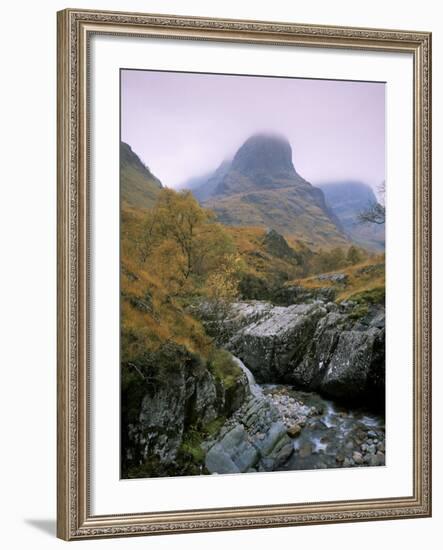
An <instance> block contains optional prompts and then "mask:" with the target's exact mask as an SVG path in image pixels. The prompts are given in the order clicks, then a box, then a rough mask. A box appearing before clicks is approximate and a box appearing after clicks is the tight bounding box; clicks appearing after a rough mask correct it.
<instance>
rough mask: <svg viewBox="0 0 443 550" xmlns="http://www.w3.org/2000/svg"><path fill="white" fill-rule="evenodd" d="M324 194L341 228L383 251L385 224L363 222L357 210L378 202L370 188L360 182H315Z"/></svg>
mask: <svg viewBox="0 0 443 550" xmlns="http://www.w3.org/2000/svg"><path fill="white" fill-rule="evenodd" d="M317 187H318V188H319V189H321V190H322V191H323V193H324V195H325V199H326V203H327V205H328V206H329V208H330V209H331V210H332V211H333V212H334V214H335V215H336V216H337V217H338V218H339V220H340V222H341V224H342V226H343V229H344V230H345V232H346V233H347V234H348V235H349V236H350V238H351V239H352V240H354V241H355V242H357V243H358V244H360V245H362V246H365V247H370V248H374V249H376V250H383V249H384V247H385V226H384V225H377V224H362V223H360V222H359V220H358V215H359V213H360V212H362V211H364V210H365V209H366V208H368V206H369V205H371V204H373V203H376V202H377V197H376V196H375V193H374V191H373V189H372V188H371V187H370V186H369V185H367V184H365V183H362V182H360V181H354V180H350V181H334V182H327V183H322V184H319V185H317Z"/></svg>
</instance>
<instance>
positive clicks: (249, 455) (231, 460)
mask: <svg viewBox="0 0 443 550" xmlns="http://www.w3.org/2000/svg"><path fill="white" fill-rule="evenodd" d="M204 448H205V450H206V451H207V454H206V459H205V466H206V469H207V470H208V471H209V472H210V473H218V474H226V473H236V472H252V471H272V470H275V469H276V468H278V467H279V466H281V465H282V464H283V463H284V462H286V460H287V459H288V458H289V456H290V455H291V453H292V451H293V445H292V442H291V439H290V438H289V436H288V435H287V432H286V426H285V425H284V423H283V422H282V419H281V416H280V414H279V411H278V410H277V408H276V407H275V406H274V405H273V404H272V402H271V400H270V399H269V398H267V397H266V396H264V395H261V396H257V397H254V396H252V397H251V398H250V399H249V400H248V401H247V402H246V403H245V404H244V405H243V406H242V407H241V408H240V409H239V410H238V411H237V412H236V413H235V414H234V415H233V416H232V417H231V418H230V419H229V420H228V421H227V422H226V424H225V426H223V427H222V429H221V430H220V432H219V434H218V435H217V436H216V438H215V439H214V440H213V441H210V442H207V443H205V444H204Z"/></svg>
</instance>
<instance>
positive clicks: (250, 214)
mask: <svg viewBox="0 0 443 550" xmlns="http://www.w3.org/2000/svg"><path fill="white" fill-rule="evenodd" d="M204 206H206V207H208V208H211V209H212V210H214V211H215V212H216V214H217V217H218V219H219V220H220V221H221V222H222V223H225V224H227V225H236V226H238V225H241V226H259V227H266V228H272V229H275V230H276V231H278V232H279V233H281V234H282V235H285V236H291V237H294V238H296V239H299V240H303V241H304V242H305V243H306V244H307V245H308V246H311V247H323V248H330V247H334V246H349V244H350V243H349V241H348V240H347V238H346V237H345V236H344V235H343V234H341V233H340V231H339V230H338V229H337V227H336V226H335V225H334V223H333V222H332V221H331V219H330V218H329V217H328V216H327V215H326V214H325V212H324V211H323V210H322V209H321V208H320V207H319V206H317V205H316V204H314V203H313V202H312V200H309V197H308V196H307V195H306V194H304V193H303V189H298V188H296V187H295V186H294V185H290V186H288V187H283V186H282V187H279V188H277V189H263V190H256V191H251V192H245V193H237V194H233V195H230V196H225V197H223V196H221V197H214V198H212V199H209V200H208V201H206V202H205V204H204Z"/></svg>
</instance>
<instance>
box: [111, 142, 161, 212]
mask: <svg viewBox="0 0 443 550" xmlns="http://www.w3.org/2000/svg"><path fill="white" fill-rule="evenodd" d="M161 188H162V184H161V183H160V180H159V179H158V178H156V177H155V176H154V175H153V174H152V173H151V171H150V170H149V168H147V167H146V166H145V165H144V164H143V163H142V161H141V160H140V159H139V157H138V156H137V155H136V154H135V153H134V151H133V150H132V149H131V147H130V146H129V145H128V144H127V143H124V142H121V143H120V196H121V200H122V202H124V203H126V204H128V205H131V206H136V207H139V208H151V206H153V205H154V203H155V201H156V199H157V196H158V193H159V191H160V189H161Z"/></svg>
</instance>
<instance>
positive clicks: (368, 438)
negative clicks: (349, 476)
mask: <svg viewBox="0 0 443 550" xmlns="http://www.w3.org/2000/svg"><path fill="white" fill-rule="evenodd" d="M233 359H234V361H235V362H236V364H237V365H238V366H239V367H240V368H241V369H242V371H243V372H244V374H245V376H246V378H247V381H248V385H249V389H250V392H251V394H252V395H253V396H254V397H258V398H261V399H268V400H270V401H271V402H272V403H273V405H274V406H275V407H276V408H277V409H278V411H279V412H280V416H281V420H282V421H283V422H284V424H285V425H286V427H287V428H288V433H289V434H291V432H292V434H291V435H292V437H293V440H292V441H293V446H294V452H293V453H292V455H291V456H290V458H289V459H288V460H287V461H286V463H284V464H283V465H282V466H280V468H279V470H306V469H317V468H337V467H353V466H381V465H384V464H385V421H384V418H383V416H381V415H377V414H375V413H373V412H368V411H367V410H363V409H352V410H350V409H349V408H345V407H343V406H341V405H339V404H337V403H334V402H333V401H331V400H329V399H325V398H324V397H322V396H320V395H319V394H317V393H314V392H304V391H299V390H296V389H294V388H293V387H292V386H288V385H281V384H264V385H260V384H257V383H256V381H255V379H254V375H253V374H252V372H251V371H250V370H249V369H248V368H247V367H246V366H245V365H244V363H243V362H242V361H241V360H240V359H238V358H237V357H233Z"/></svg>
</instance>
